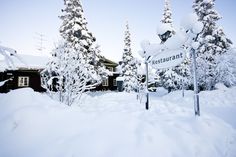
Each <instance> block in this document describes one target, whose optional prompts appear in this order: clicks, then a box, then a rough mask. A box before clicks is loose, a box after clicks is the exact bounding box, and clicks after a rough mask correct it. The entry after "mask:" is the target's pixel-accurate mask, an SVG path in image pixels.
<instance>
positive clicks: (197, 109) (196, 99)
mask: <svg viewBox="0 0 236 157" xmlns="http://www.w3.org/2000/svg"><path fill="white" fill-rule="evenodd" d="M191 51H192V58H193V81H194V83H193V85H194V111H195V116H200V107H199V95H198V85H197V63H196V53H195V50H194V49H191Z"/></svg>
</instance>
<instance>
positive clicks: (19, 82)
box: [0, 55, 49, 93]
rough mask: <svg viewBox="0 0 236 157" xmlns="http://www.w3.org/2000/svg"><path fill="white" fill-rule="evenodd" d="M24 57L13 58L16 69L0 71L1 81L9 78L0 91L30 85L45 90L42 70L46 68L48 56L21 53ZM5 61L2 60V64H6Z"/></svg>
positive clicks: (39, 90) (5, 91)
mask: <svg viewBox="0 0 236 157" xmlns="http://www.w3.org/2000/svg"><path fill="white" fill-rule="evenodd" d="M19 56H20V58H21V59H22V61H24V62H21V61H20V60H17V59H16V58H14V57H13V58H12V60H13V62H14V65H15V69H14V70H12V69H11V70H5V71H3V72H0V82H1V81H4V80H8V81H7V82H5V84H4V85H3V86H1V87H0V93H7V92H9V91H10V90H13V89H18V88H25V87H30V88H32V89H34V90H35V91H38V92H45V91H46V90H45V89H44V88H42V87H41V78H40V72H41V71H42V70H43V69H44V68H45V66H46V63H47V62H48V59H49V58H48V57H42V56H31V55H19ZM4 64H5V63H4V61H3V60H0V66H4Z"/></svg>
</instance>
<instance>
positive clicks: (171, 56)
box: [151, 50, 185, 69]
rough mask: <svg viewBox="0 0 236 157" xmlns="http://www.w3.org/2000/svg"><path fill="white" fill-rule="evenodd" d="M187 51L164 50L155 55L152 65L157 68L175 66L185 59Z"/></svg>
mask: <svg viewBox="0 0 236 157" xmlns="http://www.w3.org/2000/svg"><path fill="white" fill-rule="evenodd" d="M184 58H185V53H184V52H183V50H172V51H168V52H166V51H164V52H162V53H161V54H158V55H157V56H155V57H153V58H152V60H151V65H152V67H153V68H156V69H164V68H170V67H175V66H177V65H179V64H181V63H182V62H183V61H184Z"/></svg>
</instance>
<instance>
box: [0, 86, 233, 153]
mask: <svg viewBox="0 0 236 157" xmlns="http://www.w3.org/2000/svg"><path fill="white" fill-rule="evenodd" d="M235 91H236V88H233V89H229V90H227V91H212V92H205V93H201V94H200V96H201V102H202V104H205V106H202V110H201V111H202V116H201V117H198V118H196V117H194V115H193V106H192V105H193V102H192V101H193V100H192V92H188V91H187V92H186V97H185V98H182V97H181V92H174V93H170V94H168V95H165V96H162V97H160V96H157V95H156V94H154V93H152V94H151V99H150V100H151V101H150V104H151V108H150V110H149V111H146V110H144V103H142V104H140V103H139V102H138V101H137V100H136V95H135V94H127V93H115V92H105V93H92V94H90V95H86V96H84V97H83V98H82V100H81V101H82V102H83V103H82V105H79V106H77V105H74V106H73V107H67V106H64V105H63V104H59V103H57V102H55V101H52V100H50V99H49V98H48V97H47V96H46V95H42V94H39V93H35V92H33V91H32V90H30V89H21V90H15V91H12V92H10V93H8V94H0V107H1V110H0V148H1V149H0V156H1V157H2V156H3V157H45V156H48V157H154V156H163V157H183V156H188V157H209V156H214V157H224V156H225V157H226V156H227V157H235V156H236V149H235V148H236V130H235V128H233V127H235V120H234V119H235V115H236V113H235V112H234V111H235V109H236V104H235V98H236V95H235V93H236V92H235ZM213 98H215V99H216V100H215V101H214V102H213V101H211V99H213ZM224 98H227V100H225V99H224ZM143 100H144V99H143ZM222 103H224V105H222ZM213 109H214V110H213ZM221 113H223V114H221ZM218 117H219V118H218ZM227 120H228V121H227ZM226 122H227V123H226Z"/></svg>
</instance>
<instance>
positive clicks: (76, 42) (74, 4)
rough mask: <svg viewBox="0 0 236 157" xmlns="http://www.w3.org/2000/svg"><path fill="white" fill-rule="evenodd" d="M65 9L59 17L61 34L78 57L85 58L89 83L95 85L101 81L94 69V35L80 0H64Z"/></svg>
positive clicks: (96, 55) (95, 55) (95, 56)
mask: <svg viewBox="0 0 236 157" xmlns="http://www.w3.org/2000/svg"><path fill="white" fill-rule="evenodd" d="M64 4H65V9H63V10H62V12H63V13H64V14H63V15H62V16H60V18H61V19H62V21H63V24H62V26H61V27H60V33H61V36H62V37H63V38H64V39H65V40H66V41H67V42H68V43H70V45H71V47H73V48H74V49H75V50H76V51H77V52H78V55H79V56H80V57H82V58H83V59H84V60H85V63H86V64H85V66H86V68H87V69H88V72H89V74H90V75H91V80H90V84H94V85H97V84H99V83H101V77H99V75H98V72H97V71H96V67H95V66H96V65H95V60H96V58H97V57H99V56H98V55H99V54H96V53H97V52H98V51H96V44H95V41H96V39H95V37H94V36H93V35H92V33H91V32H89V31H88V28H87V20H86V18H85V16H84V11H83V8H82V4H81V2H80V0H64Z"/></svg>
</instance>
